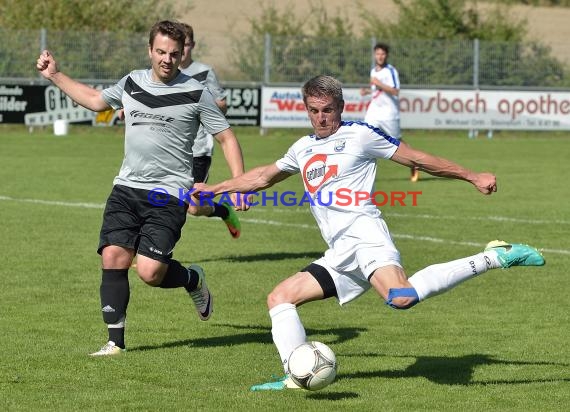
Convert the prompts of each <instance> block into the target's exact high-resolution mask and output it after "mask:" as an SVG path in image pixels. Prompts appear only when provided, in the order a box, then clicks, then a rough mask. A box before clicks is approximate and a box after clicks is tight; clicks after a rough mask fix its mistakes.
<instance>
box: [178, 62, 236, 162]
mask: <svg viewBox="0 0 570 412" xmlns="http://www.w3.org/2000/svg"><path fill="white" fill-rule="evenodd" d="M182 73H184V74H187V75H188V76H190V77H192V78H193V79H195V80H198V81H199V82H200V83H202V84H203V85H204V86H206V87H207V88H208V90H210V93H212V95H213V96H214V99H215V100H224V99H225V98H226V97H227V95H228V92H227V91H226V90H224V89H223V88H222V86H220V83H219V82H218V78H217V77H216V73H215V72H214V69H213V68H212V67H210V66H208V65H207V64H204V63H200V62H196V61H193V62H192V63H191V64H190V66H188V67H186V68H185V69H182ZM193 151H194V156H212V154H213V152H214V138H213V137H212V135H211V134H208V133H206V131H205V130H204V128H203V127H200V128H199V130H198V135H197V136H196V141H195V142H194V147H193Z"/></svg>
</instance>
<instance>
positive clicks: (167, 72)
mask: <svg viewBox="0 0 570 412" xmlns="http://www.w3.org/2000/svg"><path fill="white" fill-rule="evenodd" d="M148 56H149V58H150V62H151V65H152V78H153V80H156V81H160V82H163V83H168V82H170V81H171V80H173V79H174V78H175V77H176V76H177V74H178V65H179V64H180V60H181V59H182V50H181V48H180V44H179V43H178V42H177V41H176V40H173V39H171V38H170V37H168V36H166V35H164V34H162V33H158V34H157V35H156V37H155V38H154V42H153V44H152V47H149V50H148Z"/></svg>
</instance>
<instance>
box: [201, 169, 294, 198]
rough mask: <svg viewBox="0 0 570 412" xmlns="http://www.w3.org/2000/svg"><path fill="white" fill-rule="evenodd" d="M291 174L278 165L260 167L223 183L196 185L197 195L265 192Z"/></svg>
mask: <svg viewBox="0 0 570 412" xmlns="http://www.w3.org/2000/svg"><path fill="white" fill-rule="evenodd" d="M289 176H291V174H289V173H287V172H283V171H282V170H281V169H279V168H278V167H277V165H276V164H274V163H273V164H270V165H266V166H259V167H256V168H254V169H251V170H250V171H248V172H245V173H244V174H243V175H241V176H237V177H234V178H233V179H228V180H225V181H223V182H220V183H217V184H214V185H207V184H204V183H196V184H195V185H194V189H195V193H196V194H198V193H203V192H207V193H209V194H214V195H218V194H220V193H233V192H240V193H247V192H257V191H258V190H263V189H266V188H268V187H271V186H273V185H274V184H276V183H278V182H280V181H282V180H285V179H287V178H288V177H289Z"/></svg>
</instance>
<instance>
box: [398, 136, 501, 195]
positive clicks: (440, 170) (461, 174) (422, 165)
mask: <svg viewBox="0 0 570 412" xmlns="http://www.w3.org/2000/svg"><path fill="white" fill-rule="evenodd" d="M391 160H393V161H394V162H396V163H399V164H401V165H404V166H408V167H418V168H419V169H420V170H423V171H425V172H427V173H429V174H431V175H433V176H439V177H447V178H449V179H458V180H465V181H467V182H469V183H471V184H472V185H473V186H475V188H477V190H478V191H479V192H481V193H483V194H486V195H490V194H491V193H493V192H496V191H497V179H496V177H495V175H494V174H492V173H485V172H484V173H476V172H473V171H471V170H469V169H466V168H464V167H463V166H460V165H458V164H457V163H454V162H452V161H451V160H448V159H444V158H442V157H437V156H433V155H431V154H429V153H425V152H422V151H420V150H416V149H412V148H411V147H410V146H409V145H407V144H406V143H404V142H400V146H399V147H398V150H396V152H395V153H394V155H393V156H392V158H391Z"/></svg>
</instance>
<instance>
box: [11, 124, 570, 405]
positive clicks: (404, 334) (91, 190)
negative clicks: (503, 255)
mask: <svg viewBox="0 0 570 412" xmlns="http://www.w3.org/2000/svg"><path fill="white" fill-rule="evenodd" d="M236 131H237V134H238V136H239V137H240V140H241V143H242V146H243V149H244V155H245V158H246V163H247V167H248V168H251V167H253V166H255V165H258V164H264V163H267V162H270V161H273V160H275V159H277V158H278V157H280V156H281V154H282V153H284V152H285V150H286V149H287V147H288V146H289V145H290V144H291V143H292V142H293V141H294V140H295V139H296V137H297V136H299V135H300V134H301V133H302V132H303V131H301V130H293V131H270V132H269V134H268V135H266V136H260V134H259V131H258V130H257V129H254V128H251V129H250V128H237V129H236ZM0 132H1V135H0V162H1V167H0V182H1V183H0V211H1V212H0V216H1V225H0V227H1V229H0V230H1V232H0V233H1V236H0V250H1V254H0V256H1V257H2V261H3V262H2V265H1V266H0V279H1V281H2V285H1V288H0V290H1V291H0V302H1V303H0V304H1V317H0V322H1V334H0V345H1V347H2V348H3V349H2V356H1V358H2V361H1V363H0V391H1V394H0V409H1V410H3V411H16V410H20V411H38V410H52V411H71V410H94V411H130V410H132V411H134V410H136V411H159V410H160V411H168V410H192V411H194V410H195V411H210V410H226V411H251V410H255V411H323V410H330V411H336V410H347V411H348V410H351V411H419V410H432V411H445V410H449V411H474V410H476V411H509V410H510V411H538V410H540V411H562V410H567V408H568V405H570V351H569V350H568V342H569V341H570V328H569V327H568V316H569V312H570V299H568V290H570V276H569V273H568V272H569V269H570V245H569V242H568V232H569V229H570V207H569V206H568V203H567V202H568V201H569V199H570V185H569V184H568V179H567V177H568V165H567V162H568V156H569V154H570V134H563V133H498V134H495V138H493V139H491V140H488V139H486V138H482V137H480V138H478V139H473V140H469V139H467V137H466V133H465V132H419V131H416V132H407V133H406V137H407V140H408V141H409V142H411V143H412V144H413V145H414V146H416V147H418V148H422V149H425V150H427V151H430V152H432V153H437V154H439V155H441V156H444V157H449V158H451V159H454V160H456V161H458V162H459V163H462V164H464V165H465V166H468V167H470V168H473V169H476V170H489V171H493V172H495V173H496V174H497V176H498V182H499V192H498V193H496V194H494V195H493V196H489V197H486V196H483V195H480V194H479V193H478V192H477V191H476V190H475V189H474V188H473V187H471V186H470V185H468V184H466V183H464V182H457V181H445V180H442V179H437V178H431V177H428V176H427V175H426V174H422V176H421V180H420V181H419V182H418V183H416V184H413V183H411V182H409V180H408V171H407V170H406V169H404V168H402V167H398V166H396V165H395V164H392V163H391V162H382V163H381V164H380V166H379V171H378V184H377V189H378V190H383V191H386V192H388V191H408V190H421V191H422V195H421V196H419V197H418V206H416V207H412V206H409V205H408V206H406V207H402V206H394V207H390V206H387V207H383V208H382V209H383V213H384V215H385V218H386V220H387V222H388V225H389V226H390V228H391V231H392V234H393V236H394V238H395V240H396V243H397V246H398V247H399V249H400V251H401V253H402V257H403V263H404V265H405V267H406V270H407V273H408V275H411V274H413V273H414V272H415V271H417V270H419V269H421V268H423V267H425V266H427V265H428V264H431V263H438V262H443V261H448V260H452V259H454V258H457V257H462V256H467V255H471V254H474V253H477V252H478V251H480V250H481V249H482V247H483V246H484V245H485V243H486V242H488V241H489V240H492V239H495V238H503V239H505V240H509V241H514V242H528V243H531V244H533V245H535V246H536V247H538V248H540V249H542V250H543V254H544V256H545V257H546V259H547V265H546V266H545V267H542V268H513V269H510V270H508V271H502V270H496V271H492V272H489V273H487V274H485V275H483V276H481V277H480V278H477V279H473V280H471V281H469V282H467V283H465V284H463V285H460V286H459V287H458V288H456V289H454V290H453V291H451V292H449V293H447V294H444V295H440V296H437V297H434V298H432V299H429V300H427V301H425V302H422V303H421V304H419V305H418V306H416V307H415V308H413V309H411V310H409V311H395V310H391V309H389V308H388V307H387V306H386V305H384V304H383V302H382V301H381V300H380V299H379V298H378V297H377V296H376V295H375V294H374V293H373V292H369V293H368V294H366V295H364V296H363V297H361V298H360V299H358V300H357V301H355V302H353V303H351V304H349V305H346V306H345V307H343V308H340V307H339V306H338V305H337V304H336V302H335V301H334V300H328V301H324V302H316V303H312V304H308V305H306V306H303V307H301V308H300V309H299V312H300V315H301V317H302V319H303V320H304V323H305V326H306V328H307V333H308V335H309V338H310V339H312V340H320V341H323V342H325V343H327V344H328V345H330V346H331V347H332V348H333V349H334V350H335V352H336V354H337V359H338V361H339V365H340V368H339V376H338V379H337V380H336V382H334V383H333V384H332V385H330V386H329V387H327V388H325V389H324V390H322V391H319V392H306V391H285V392H277V393H259V392H257V393H252V392H249V390H248V388H249V386H250V385H251V384H254V383H259V382H262V381H265V380H267V379H268V378H269V377H270V376H271V375H272V374H278V373H279V372H280V371H281V370H280V364H279V360H278V357H277V354H276V351H275V349H274V347H273V345H272V342H271V335H270V322H269V317H268V315H267V311H266V306H265V298H266V295H267V293H268V292H269V291H270V290H271V289H272V287H273V286H274V285H275V284H276V283H277V282H278V281H279V280H281V279H284V278H285V277H286V276H288V275H290V274H292V273H294V272H295V271H297V270H298V269H300V268H302V267H303V266H304V265H306V264H307V263H309V262H311V261H312V260H314V259H315V258H317V257H319V256H320V255H321V254H322V253H323V251H324V248H325V245H324V242H323V241H322V239H321V237H320V234H319V232H318V230H317V228H316V226H315V225H314V222H313V220H312V217H311V215H310V213H309V211H308V210H307V208H304V207H283V206H280V207H258V208H254V209H252V210H250V211H249V212H247V213H245V214H243V215H241V216H242V222H243V233H242V237H241V238H240V239H239V240H237V241H236V240H232V239H231V238H230V236H229V235H228V234H227V232H226V229H225V227H224V226H223V224H222V223H221V222H220V221H218V220H214V219H206V218H192V219H189V220H188V222H187V224H186V226H185V228H184V230H183V235H182V239H181V241H180V242H179V244H178V247H177V249H176V251H175V257H176V258H177V259H179V260H181V261H182V262H183V263H185V264H189V263H193V262H196V263H199V264H201V265H203V266H204V268H205V270H206V272H207V274H208V283H209V286H210V287H211V289H212V291H213V294H214V296H215V312H214V315H213V317H212V319H211V320H210V321H209V322H200V321H199V320H198V318H197V316H196V314H195V311H194V308H193V305H192V303H191V302H190V300H189V299H188V296H187V295H186V294H185V293H184V292H183V291H182V290H174V291H172V290H160V289H155V288H151V287H148V286H146V285H144V284H143V283H142V281H140V280H139V279H138V278H137V276H136V274H135V273H134V270H132V271H131V273H130V281H131V303H130V306H129V317H128V325H127V347H128V351H127V353H126V354H125V355H124V356H121V357H116V358H111V359H92V358H90V357H88V356H87V354H88V353H89V352H91V351H94V350H96V349H98V348H99V347H100V346H101V345H102V344H103V343H104V342H105V339H106V331H105V327H104V325H103V323H102V320H101V314H100V309H99V282H100V262H99V256H98V255H97V254H96V252H95V249H96V247H97V242H98V234H99V227H100V223H101V215H102V212H103V204H104V202H105V200H106V197H107V195H108V193H109V192H110V190H111V182H112V179H113V177H114V176H115V174H116V173H117V171H118V168H119V165H120V162H121V159H122V156H123V155H122V145H123V135H122V130H121V129H120V128H112V129H106V128H91V127H79V126H72V127H71V129H70V135H68V136H67V137H54V136H53V134H52V132H51V130H48V129H46V130H43V131H42V130H37V129H36V130H35V131H34V132H33V133H28V131H27V130H26V129H24V128H23V127H14V126H13V127H2V128H0ZM226 176H227V168H226V166H225V163H224V161H223V159H222V157H221V153H220V151H219V150H218V152H217V153H216V159H215V160H214V166H213V171H212V176H211V181H217V180H220V179H222V178H225V177H226ZM275 190H278V191H284V190H295V191H298V192H301V191H302V186H301V182H300V179H299V178H298V177H293V178H291V179H288V180H287V181H285V182H282V183H280V184H279V185H278V186H276V187H275Z"/></svg>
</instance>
